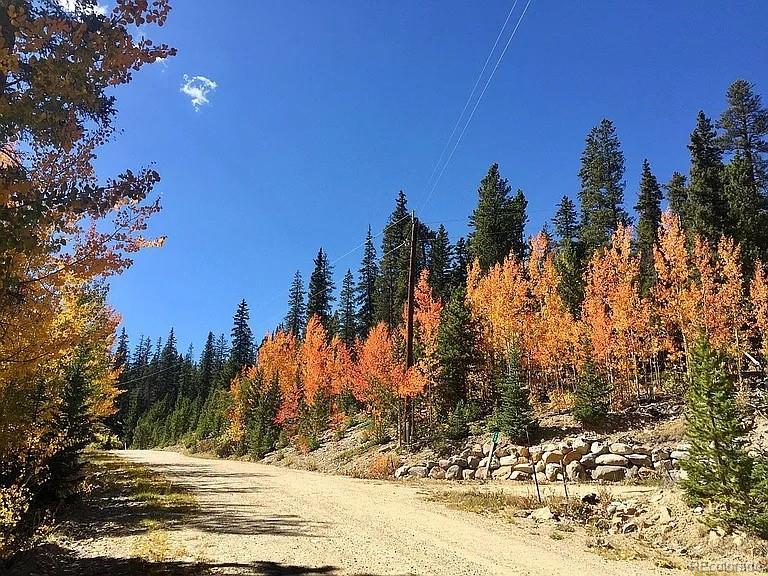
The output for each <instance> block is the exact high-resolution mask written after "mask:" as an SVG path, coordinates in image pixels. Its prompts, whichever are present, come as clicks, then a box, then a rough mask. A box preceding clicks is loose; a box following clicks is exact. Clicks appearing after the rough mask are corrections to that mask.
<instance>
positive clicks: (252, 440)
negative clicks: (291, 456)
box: [245, 375, 280, 458]
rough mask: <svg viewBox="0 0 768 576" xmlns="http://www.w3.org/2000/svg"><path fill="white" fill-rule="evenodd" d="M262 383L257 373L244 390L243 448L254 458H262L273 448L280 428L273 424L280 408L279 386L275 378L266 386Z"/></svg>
mask: <svg viewBox="0 0 768 576" xmlns="http://www.w3.org/2000/svg"><path fill="white" fill-rule="evenodd" d="M262 384H263V382H262V376H261V375H259V377H258V379H257V380H256V381H255V382H252V383H250V385H249V387H248V390H247V391H246V394H247V402H246V405H247V406H248V410H247V412H246V415H245V416H246V427H245V448H246V449H247V450H248V453H249V454H251V455H252V456H255V457H256V458H263V457H264V455H265V454H267V453H268V452H271V451H272V450H274V449H275V445H276V444H277V439H278V436H279V435H280V428H279V427H278V425H277V424H275V418H276V417H277V412H278V410H279V408H280V386H279V385H278V382H277V380H276V379H275V380H274V381H273V382H272V383H271V384H270V385H269V386H267V387H264V386H263V385H262Z"/></svg>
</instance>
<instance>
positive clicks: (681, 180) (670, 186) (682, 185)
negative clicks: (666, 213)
mask: <svg viewBox="0 0 768 576" xmlns="http://www.w3.org/2000/svg"><path fill="white" fill-rule="evenodd" d="M664 189H665V190H666V191H667V201H668V202H669V209H670V210H671V211H672V213H674V214H677V216H678V218H680V223H681V224H682V225H683V227H686V228H687V227H688V224H689V220H690V219H689V216H688V187H687V186H686V180H685V176H683V175H682V174H680V172H674V173H673V174H672V178H670V179H669V182H668V183H667V184H665V185H664Z"/></svg>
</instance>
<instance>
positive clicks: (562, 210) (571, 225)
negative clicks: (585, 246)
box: [552, 196, 579, 244]
mask: <svg viewBox="0 0 768 576" xmlns="http://www.w3.org/2000/svg"><path fill="white" fill-rule="evenodd" d="M552 224H553V225H554V228H555V236H556V237H557V242H558V244H562V243H563V242H566V241H567V242H571V243H575V242H576V237H577V235H578V233H579V216H578V214H577V213H576V205H575V204H574V203H573V200H571V199H570V198H568V196H563V197H562V198H561V199H560V202H559V203H558V204H557V212H555V216H554V217H553V218H552Z"/></svg>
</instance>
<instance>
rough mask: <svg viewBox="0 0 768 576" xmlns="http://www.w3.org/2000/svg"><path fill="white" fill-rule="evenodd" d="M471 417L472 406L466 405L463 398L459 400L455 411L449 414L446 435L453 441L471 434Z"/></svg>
mask: <svg viewBox="0 0 768 576" xmlns="http://www.w3.org/2000/svg"><path fill="white" fill-rule="evenodd" d="M470 417H471V407H470V406H468V405H466V404H465V403H464V401H463V400H459V402H458V403H457V404H456V407H455V408H454V409H453V412H451V413H450V414H449V415H448V422H447V425H446V428H445V437H446V438H447V439H448V440H452V441H453V442H458V441H459V440H463V439H464V438H466V437H467V436H469V422H470Z"/></svg>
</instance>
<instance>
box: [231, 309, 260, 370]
mask: <svg viewBox="0 0 768 576" xmlns="http://www.w3.org/2000/svg"><path fill="white" fill-rule="evenodd" d="M249 319H250V313H249V312H248V304H247V303H246V301H245V299H243V300H241V301H240V304H238V305H237V310H236V311H235V317H234V320H233V323H232V331H231V333H230V335H231V337H232V348H231V350H230V353H229V354H230V363H231V364H232V368H233V371H234V372H235V373H237V372H240V370H242V369H243V368H245V367H246V366H251V365H253V363H254V362H255V361H256V349H255V347H254V342H253V332H252V331H251V327H250V326H249V325H248V320H249Z"/></svg>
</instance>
